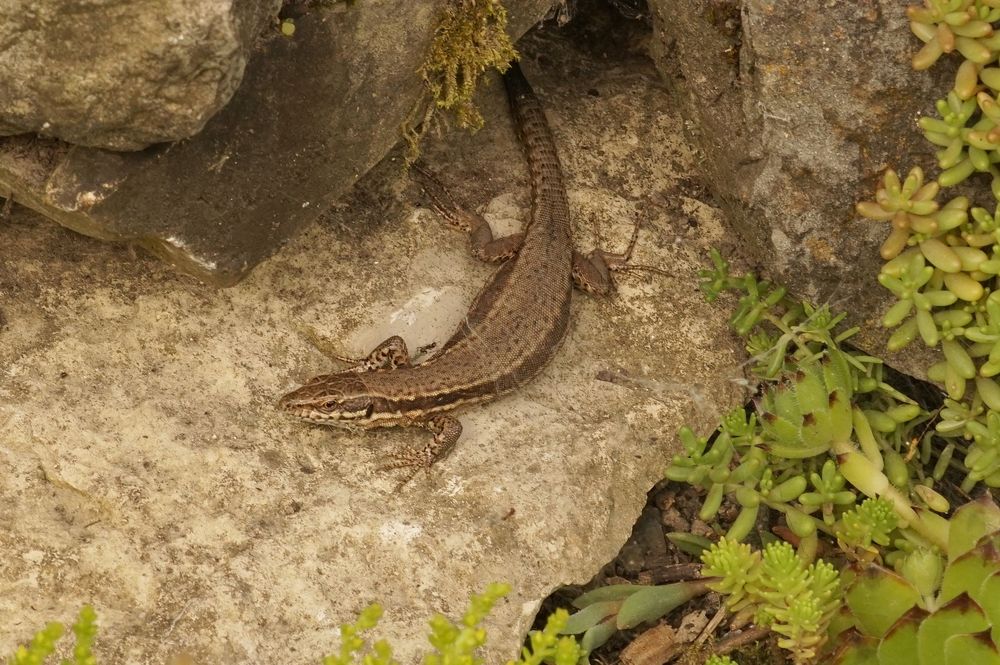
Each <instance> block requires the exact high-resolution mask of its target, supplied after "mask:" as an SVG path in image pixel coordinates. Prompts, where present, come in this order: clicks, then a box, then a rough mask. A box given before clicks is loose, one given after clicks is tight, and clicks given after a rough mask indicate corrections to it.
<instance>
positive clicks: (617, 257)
mask: <svg viewBox="0 0 1000 665" xmlns="http://www.w3.org/2000/svg"><path fill="white" fill-rule="evenodd" d="M641 225H642V222H641V220H640V218H639V217H638V216H636V219H635V226H634V227H633V229H632V237H631V239H629V243H628V247H626V248H625V251H624V252H622V253H620V254H619V253H614V252H608V251H605V250H603V249H595V250H593V251H591V252H590V254H587V255H584V254H581V253H580V252H576V251H574V252H573V285H574V286H575V287H576V288H578V289H580V290H581V291H585V292H587V293H592V294H594V295H600V296H605V295H608V294H609V293H611V292H612V291H613V290H614V280H613V279H612V277H611V273H613V272H629V271H641V270H645V271H648V272H655V273H658V274H660V275H668V276H669V275H670V273H669V272H667V271H666V270H662V269H660V268H657V267H655V266H644V265H634V264H632V263H629V261H631V259H632V252H633V250H634V249H635V244H636V241H637V240H638V239H639V227H640V226H641Z"/></svg>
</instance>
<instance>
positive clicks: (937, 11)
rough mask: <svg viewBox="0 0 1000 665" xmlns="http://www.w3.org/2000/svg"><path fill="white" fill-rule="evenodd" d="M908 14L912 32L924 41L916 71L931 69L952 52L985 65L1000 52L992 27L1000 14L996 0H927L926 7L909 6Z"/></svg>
mask: <svg viewBox="0 0 1000 665" xmlns="http://www.w3.org/2000/svg"><path fill="white" fill-rule="evenodd" d="M906 15H907V17H908V18H909V19H910V30H912V31H913V34H914V35H916V36H917V37H918V38H919V39H920V41H922V42H924V46H923V48H921V49H920V51H918V52H917V54H916V55H914V56H913V68H914V69H927V68H928V67H930V66H931V65H933V64H934V63H935V62H937V59H938V58H940V57H941V55H942V54H944V53H951V52H952V51H958V52H959V53H961V54H962V55H963V56H964V57H965V58H966V59H967V60H968V61H970V62H973V63H975V64H980V65H982V64H985V63H987V62H989V61H990V60H992V59H993V57H994V54H995V53H996V52H997V51H1000V41H998V40H1000V38H998V36H997V35H995V34H994V31H993V26H992V25H991V24H992V22H993V21H996V20H997V19H1000V11H998V10H997V9H996V8H995V3H994V2H993V1H992V0H924V4H923V6H912V7H907V8H906Z"/></svg>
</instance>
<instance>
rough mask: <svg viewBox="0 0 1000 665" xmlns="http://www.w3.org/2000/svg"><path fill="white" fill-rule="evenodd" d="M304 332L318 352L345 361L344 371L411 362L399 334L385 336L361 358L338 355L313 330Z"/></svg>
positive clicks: (358, 370) (369, 370) (369, 369)
mask: <svg viewBox="0 0 1000 665" xmlns="http://www.w3.org/2000/svg"><path fill="white" fill-rule="evenodd" d="M305 333H306V335H307V336H308V337H309V341H310V342H312V344H313V346H315V347H316V348H317V349H319V351H320V353H322V354H323V355H325V356H326V357H327V358H332V359H334V360H339V361H341V362H344V363H347V365H348V367H347V368H346V369H344V370H342V371H345V372H357V373H359V374H361V373H364V372H374V371H376V370H383V369H395V368H397V367H410V366H411V365H412V364H413V362H412V360H411V359H410V352H409V350H408V349H407V348H406V342H405V341H404V340H403V338H402V337H400V336H399V335H393V336H392V337H389V338H387V339H386V340H384V341H383V342H382V343H381V344H379V345H378V346H376V347H375V348H374V349H372V351H371V352H370V353H369V354H368V355H367V356H364V357H363V358H352V357H350V356H343V355H340V354H339V353H337V352H336V351H334V350H333V349H332V348H330V347H331V346H332V345H331V344H330V343H329V342H328V341H326V340H324V339H320V338H319V336H318V335H316V334H315V333H314V332H313V331H311V330H307V331H305Z"/></svg>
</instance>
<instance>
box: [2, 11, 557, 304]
mask: <svg viewBox="0 0 1000 665" xmlns="http://www.w3.org/2000/svg"><path fill="white" fill-rule="evenodd" d="M505 4H506V5H507V7H508V9H509V13H510V22H509V26H508V27H509V32H510V33H511V35H513V36H514V37H516V36H519V35H521V34H523V33H524V32H525V31H526V30H527V29H528V28H529V27H530V26H532V25H534V24H535V23H536V22H537V21H538V20H539V19H541V18H542V17H543V16H544V15H545V14H546V12H547V11H548V10H549V9H550V7H551V5H552V4H553V0H508V1H507V2H506V3H505ZM445 5H446V3H445V1H444V0H412V1H408V2H399V1H398V0H362V1H361V2H357V3H344V2H336V3H333V4H332V6H331V4H330V3H316V6H314V7H312V8H311V9H308V11H304V12H300V13H299V15H297V16H296V17H295V19H296V23H295V25H296V30H295V34H294V36H293V37H292V38H286V37H283V36H282V35H281V34H280V33H279V32H278V31H277V29H275V30H272V31H271V33H270V35H269V37H268V38H266V39H264V40H263V41H262V43H261V44H260V45H259V47H258V50H257V52H256V53H255V54H254V57H253V58H252V59H251V60H250V62H249V63H248V64H247V67H246V71H245V74H244V80H243V83H242V84H241V85H240V88H239V89H238V90H237V92H236V94H235V95H233V98H232V100H231V101H230V103H229V104H227V105H226V106H225V108H223V109H222V110H221V111H220V112H219V113H217V114H216V115H215V116H214V117H212V118H211V120H209V121H208V123H207V124H206V125H205V128H204V129H203V130H202V131H201V132H200V133H199V134H197V135H196V136H194V137H192V138H190V139H188V140H185V141H181V142H178V143H173V144H161V145H160V146H156V147H153V148H148V149H146V150H144V151H141V152H135V153H114V152H108V151H105V150H98V149H94V148H84V147H80V146H70V145H68V144H65V143H62V142H59V141H54V140H39V139H33V138H25V137H14V138H11V139H7V140H6V141H0V195H2V194H5V193H6V192H7V191H10V192H13V197H14V199H15V200H16V201H18V202H19V203H23V204H25V205H28V206H30V207H32V208H34V209H35V210H37V211H39V212H41V213H43V214H44V215H46V216H48V217H50V218H52V219H54V220H56V221H58V222H59V223H61V224H63V225H65V226H67V227H69V228H71V229H74V230H76V231H79V232H81V233H86V234H88V235H92V236H95V237H97V238H101V239H105V240H119V241H128V242H133V243H136V244H139V245H141V246H143V247H145V248H146V249H148V250H149V251H151V252H153V253H154V254H156V255H158V256H161V257H163V258H165V259H167V260H169V261H171V262H173V263H174V264H176V265H177V266H178V267H179V268H180V269H181V270H183V271H185V272H187V273H189V274H193V275H195V276H197V277H199V278H201V279H203V280H205V281H208V282H211V283H214V284H217V285H223V286H225V285H231V284H234V283H236V282H238V281H239V280H240V279H242V278H243V277H244V276H246V274H247V273H248V272H249V271H250V270H251V269H252V268H253V267H254V266H255V265H256V264H257V263H259V262H260V261H261V260H262V259H264V258H265V257H267V256H269V255H271V254H272V253H274V252H275V251H276V250H277V249H278V248H279V247H280V246H281V245H282V244H283V243H284V242H285V241H286V240H287V239H288V238H289V237H291V236H292V235H294V234H295V233H296V232H298V231H299V230H300V229H302V228H303V227H304V226H305V225H307V224H308V223H310V222H312V221H314V220H315V219H316V218H317V216H319V214H320V213H321V212H322V211H323V210H325V209H326V208H328V207H329V206H330V204H332V203H333V202H334V201H335V200H336V199H337V197H339V196H340V195H341V194H343V193H344V192H345V191H346V190H347V189H348V188H349V187H350V186H351V185H352V184H354V182H355V181H356V180H357V179H358V178H359V177H360V176H361V175H362V174H364V173H365V172H367V171H368V170H369V169H370V168H371V167H372V166H373V165H374V164H375V163H376V162H378V161H379V160H380V159H382V157H384V156H385V154H386V153H387V152H388V150H389V149H390V148H391V147H392V146H393V145H395V144H396V143H397V141H399V138H400V125H401V124H402V123H403V121H404V119H405V118H406V117H407V115H408V114H409V113H410V111H411V110H412V108H413V105H414V103H415V101H416V100H417V98H418V96H419V95H420V91H421V85H422V84H421V82H420V80H419V77H418V75H417V74H416V71H417V69H418V67H419V65H420V64H421V63H422V62H423V60H424V58H425V56H426V53H427V47H428V45H429V44H430V40H431V36H432V34H433V29H434V26H435V24H436V21H437V19H438V17H439V15H440V12H441V10H442V9H443V8H444V7H445ZM305 6H307V7H308V5H305Z"/></svg>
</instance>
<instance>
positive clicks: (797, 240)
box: [650, 0, 951, 314]
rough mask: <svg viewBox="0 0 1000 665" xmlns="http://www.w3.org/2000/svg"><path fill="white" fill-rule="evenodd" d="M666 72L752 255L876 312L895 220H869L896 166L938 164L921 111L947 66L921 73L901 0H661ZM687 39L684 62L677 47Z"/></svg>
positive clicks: (659, 47) (659, 48)
mask: <svg viewBox="0 0 1000 665" xmlns="http://www.w3.org/2000/svg"><path fill="white" fill-rule="evenodd" d="M650 4H651V6H652V9H653V15H654V21H655V26H656V39H655V40H654V53H655V55H656V59H657V60H658V61H659V65H660V69H661V71H662V72H663V73H665V74H666V75H667V77H668V79H669V80H670V81H672V82H673V83H674V84H676V85H675V87H676V89H677V90H678V91H680V93H681V95H680V97H681V98H682V99H683V101H684V105H685V112H686V115H687V116H688V118H690V119H691V120H692V121H693V123H692V124H693V126H694V128H695V131H696V133H697V135H698V138H697V141H698V145H699V146H700V148H701V149H702V151H703V153H704V159H703V160H702V168H703V171H704V173H705V174H706V176H707V178H708V180H709V186H710V187H711V188H712V189H713V190H714V191H715V193H716V195H717V196H718V197H719V199H720V201H721V202H722V203H723V205H724V208H725V210H726V212H727V216H728V218H729V220H730V223H731V224H732V225H733V227H734V230H735V231H736V236H737V237H738V238H739V241H740V246H741V248H742V249H744V250H746V251H745V253H746V254H748V255H751V256H753V257H754V260H755V261H759V262H760V263H761V264H762V265H768V266H769V268H770V272H771V273H772V275H773V276H775V277H777V278H778V279H780V280H782V281H783V282H785V283H787V284H788V285H790V286H792V287H793V288H795V289H796V290H797V291H799V292H801V293H803V294H804V295H808V296H810V297H812V298H814V299H817V300H825V299H834V300H842V299H843V300H846V299H854V304H855V311H856V312H857V313H858V314H863V313H865V312H871V311H873V310H874V309H875V305H874V303H875V301H876V300H878V299H879V298H880V297H881V294H880V291H879V289H878V288H877V287H873V285H874V281H873V280H874V276H875V274H876V272H877V270H878V267H879V265H880V260H879V257H878V246H879V244H880V242H881V239H882V238H883V237H884V235H885V233H886V229H885V228H884V226H883V225H879V224H875V223H872V222H869V221H867V220H861V219H859V218H858V217H857V216H856V215H855V214H854V209H853V207H854V204H855V202H856V201H858V200H861V199H862V198H870V197H871V196H872V194H873V192H874V185H875V182H876V179H877V176H878V174H880V173H881V171H882V170H883V169H884V168H885V167H886V166H890V165H891V166H893V167H895V168H899V169H902V170H904V171H905V170H908V169H909V168H910V167H911V166H914V165H917V164H919V165H921V166H923V167H924V168H925V169H927V170H932V169H931V168H930V167H931V166H932V165H933V163H934V159H933V154H932V150H931V146H929V144H927V143H926V142H925V141H924V139H923V138H922V137H921V136H920V134H919V133H918V132H917V131H916V125H915V119H916V117H917V115H918V114H920V113H922V112H927V111H929V110H931V109H932V108H933V101H934V100H935V99H936V98H938V97H942V96H943V95H944V93H945V92H946V91H947V90H948V89H950V87H951V83H950V80H949V79H950V76H951V71H949V67H948V66H939V67H937V68H936V69H935V70H934V71H932V72H930V73H928V72H914V71H913V70H912V69H911V68H910V64H909V63H910V56H911V55H912V53H913V52H914V51H915V50H916V49H917V47H918V46H919V42H918V41H917V40H916V38H915V37H913V36H912V35H911V34H910V32H909V29H908V26H907V22H906V17H905V13H904V5H901V4H900V3H899V2H896V1H895V0H861V1H857V2H833V3H831V2H823V1H820V0H744V1H743V2H740V1H738V0H651V3H650ZM674 49H676V59H675V60H674V59H670V58H667V57H665V55H666V54H668V53H669V52H671V51H673V50H674Z"/></svg>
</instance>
